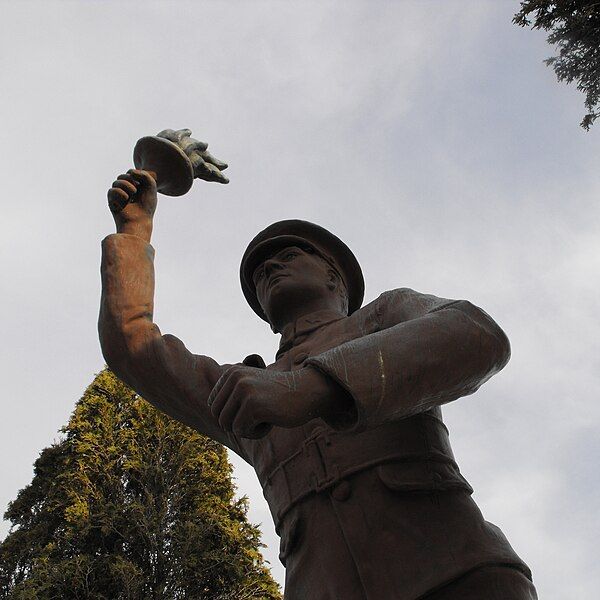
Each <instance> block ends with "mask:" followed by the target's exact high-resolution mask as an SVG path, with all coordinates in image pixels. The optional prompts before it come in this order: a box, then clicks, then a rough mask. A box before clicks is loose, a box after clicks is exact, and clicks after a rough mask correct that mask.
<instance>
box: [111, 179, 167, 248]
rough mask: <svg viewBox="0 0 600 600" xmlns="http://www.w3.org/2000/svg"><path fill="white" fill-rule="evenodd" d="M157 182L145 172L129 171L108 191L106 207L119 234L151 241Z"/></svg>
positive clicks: (114, 182)
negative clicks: (127, 234) (128, 234)
mask: <svg viewBox="0 0 600 600" xmlns="http://www.w3.org/2000/svg"><path fill="white" fill-rule="evenodd" d="M156 204H157V195H156V181H155V180H154V178H153V177H152V176H151V175H150V174H149V173H148V172H147V171H142V170H139V169H129V171H127V173H124V174H122V175H119V176H118V177H117V179H116V180H115V181H113V184H112V187H111V188H110V189H109V190H108V206H109V208H110V210H111V212H112V214H113V218H114V219H115V224H116V226H117V232H118V233H130V234H132V235H137V236H139V237H142V238H144V239H146V241H150V234H151V233H152V219H153V217H154V212H155V211H156Z"/></svg>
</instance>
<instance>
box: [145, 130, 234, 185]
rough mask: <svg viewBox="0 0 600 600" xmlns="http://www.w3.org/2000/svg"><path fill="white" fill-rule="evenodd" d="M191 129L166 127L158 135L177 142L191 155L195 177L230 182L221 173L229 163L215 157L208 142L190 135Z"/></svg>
mask: <svg viewBox="0 0 600 600" xmlns="http://www.w3.org/2000/svg"><path fill="white" fill-rule="evenodd" d="M191 135H192V132H191V131H190V130H189V129H178V130H177V131H175V130H173V129H165V130H163V131H161V132H160V133H159V134H158V136H157V137H162V138H165V139H167V140H169V141H170V142H173V143H174V144H177V145H178V146H179V147H180V148H181V149H182V150H183V151H184V152H185V153H186V154H187V156H188V157H189V159H190V161H191V162H192V166H193V167H194V177H195V178H197V179H204V180H205V181H217V182H218V183H229V179H227V177H225V175H223V173H221V171H224V170H225V169H226V168H227V163H224V162H223V161H222V160H219V159H218V158H215V157H214V156H213V155H212V154H211V153H210V152H209V151H208V144H207V143H205V142H200V141H198V140H195V139H194V138H192V137H190V136H191Z"/></svg>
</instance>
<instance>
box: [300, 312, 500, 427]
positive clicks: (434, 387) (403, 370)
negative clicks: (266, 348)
mask: <svg viewBox="0 0 600 600" xmlns="http://www.w3.org/2000/svg"><path fill="white" fill-rule="evenodd" d="M509 355H510V347H509V344H508V340H507V338H506V336H505V335H504V333H503V332H502V330H501V329H500V328H499V327H498V326H497V325H496V324H495V323H494V322H493V321H492V320H491V319H490V318H489V317H488V316H487V315H486V314H485V313H484V312H483V311H481V310H480V309H478V308H477V307H475V306H473V305H472V304H470V303H468V302H457V303H455V304H453V305H452V306H451V307H448V308H445V309H444V310H440V311H438V312H433V313H430V314H428V315H426V316H424V317H421V318H418V319H413V320H411V321H406V322H404V323H400V324H398V325H395V326H393V327H390V328H389V329H385V330H382V331H378V332H376V333H373V334H370V335H368V336H365V337H363V338H359V339H357V340H353V341H350V342H347V343H345V344H342V345H341V346H338V347H336V348H332V349H331V350H328V351H326V352H324V353H323V354H321V355H319V356H316V357H313V358H311V359H309V361H308V364H312V365H314V366H316V367H317V368H320V369H321V370H322V371H324V372H325V373H327V374H329V375H330V376H331V377H333V378H334V379H335V380H336V381H338V383H340V384H341V385H342V386H343V387H345V388H346V389H347V390H348V391H349V392H350V394H351V395H352V396H353V398H354V400H355V403H356V407H357V412H358V427H367V426H368V427H375V426H377V425H379V424H381V423H383V422H385V421H389V420H393V419H402V418H406V417H409V416H411V415H414V414H416V413H419V412H422V411H425V410H428V409H430V408H432V407H433V406H437V405H441V404H445V403H447V402H450V401H452V400H455V399H457V398H459V397H461V396H466V395H468V394H472V393H473V392H475V391H476V390H477V389H478V388H479V386H480V385H481V384H483V383H484V382H485V381H487V379H489V378H490V377H491V376H492V375H494V374H495V373H496V372H498V371H499V370H500V369H501V368H502V367H503V366H504V365H505V364H506V362H507V361H508V358H509Z"/></svg>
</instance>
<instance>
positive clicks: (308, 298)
mask: <svg viewBox="0 0 600 600" xmlns="http://www.w3.org/2000/svg"><path fill="white" fill-rule="evenodd" d="M240 277H241V283H242V290H243V292H244V295H245V296H246V299H247V300H248V303H249V304H250V306H251V307H252V308H253V310H254V311H255V312H256V313H257V314H258V315H259V316H260V317H261V318H262V319H264V320H265V321H268V322H269V323H270V324H271V327H272V328H273V329H274V330H281V327H282V325H285V324H286V323H287V321H288V320H289V319H290V317H292V316H294V315H296V316H297V315H301V314H304V313H305V312H306V310H305V309H306V308H311V309H315V308H318V309H329V310H333V311H336V312H339V313H341V314H351V313H352V312H354V311H355V310H357V309H358V308H359V307H360V305H361V303H362V298H363V293H364V282H363V277H362V272H361V269H360V266H359V264H358V262H357V260H356V258H355V256H354V254H352V252H351V251H350V249H349V248H348V247H347V246H346V245H345V244H344V243H343V242H342V241H341V240H340V239H339V238H337V237H336V236H334V235H333V234H332V233H330V232H329V231H327V230H326V229H324V228H322V227H319V226H318V225H315V224H313V223H309V222H307V221H300V220H287V221H279V222H278V223H274V224H273V225H270V226H269V227H267V229H265V230H264V231H261V232H260V233H259V234H258V235H257V236H256V237H255V238H254V239H253V240H252V241H251V242H250V244H249V246H248V248H247V249H246V252H245V253H244V256H243V258H242V264H241V269H240Z"/></svg>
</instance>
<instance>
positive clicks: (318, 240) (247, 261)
mask: <svg viewBox="0 0 600 600" xmlns="http://www.w3.org/2000/svg"><path fill="white" fill-rule="evenodd" d="M306 245H308V246H310V247H311V248H313V249H314V250H315V251H316V252H317V253H318V254H320V255H321V256H322V257H323V258H324V259H325V260H326V261H327V262H329V263H330V264H331V266H332V267H333V268H334V269H335V270H336V271H337V272H338V273H339V275H340V277H341V278H342V279H343V281H344V284H345V285H346V290H347V292H348V314H352V313H353V312H354V311H356V310H358V309H359V308H360V306H361V304H362V301H363V295H364V290H365V283H364V279H363V275H362V270H361V268H360V265H359V264H358V261H357V260H356V257H355V256H354V254H353V253H352V251H351V250H350V248H348V246H346V244H344V242H342V240H340V239H339V238H338V237H336V236H335V235H333V233H331V232H330V231H327V229H325V228H324V227H320V226H319V225H315V224H314V223H310V222H308V221H301V220H299V219H288V220H286V221H278V222H277V223H273V224H272V225H269V226H268V227H267V228H266V229H264V230H263V231H261V232H260V233H259V234H258V235H257V236H256V237H255V238H254V239H253V240H252V241H251V242H250V244H248V247H247V248H246V251H245V252H244V256H243V257H242V264H241V266H240V281H241V284H242V291H243V292H244V296H245V297H246V300H247V301H248V304H249V305H250V306H251V307H252V310H254V312H255V313H256V314H257V315H258V316H259V317H260V318H261V319H264V320H265V321H267V322H268V319H267V317H266V315H265V313H264V312H263V309H262V308H261V306H260V303H259V302H258V298H257V297H256V289H255V286H254V281H253V275H254V271H255V270H256V268H257V267H258V266H259V265H260V264H261V262H263V261H264V260H265V259H267V258H268V257H269V256H272V255H273V253H274V252H276V251H277V250H278V249H280V248H285V247H287V246H300V247H302V246H306Z"/></svg>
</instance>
